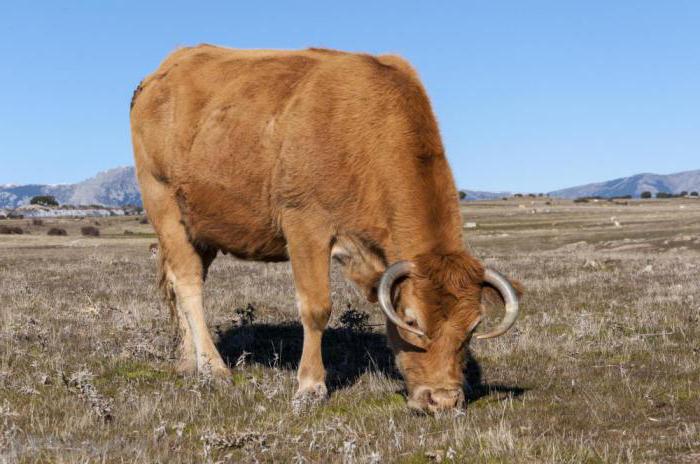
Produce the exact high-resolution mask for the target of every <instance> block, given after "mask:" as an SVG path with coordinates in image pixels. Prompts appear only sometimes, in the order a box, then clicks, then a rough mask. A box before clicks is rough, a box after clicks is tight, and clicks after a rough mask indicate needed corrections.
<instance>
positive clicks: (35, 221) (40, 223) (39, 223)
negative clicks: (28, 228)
mask: <svg viewBox="0 0 700 464" xmlns="http://www.w3.org/2000/svg"><path fill="white" fill-rule="evenodd" d="M32 225H33V226H38V227H40V226H43V225H44V221H43V220H41V219H39V218H34V219H32Z"/></svg>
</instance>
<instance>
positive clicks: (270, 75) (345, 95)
mask: <svg viewBox="0 0 700 464" xmlns="http://www.w3.org/2000/svg"><path fill="white" fill-rule="evenodd" d="M414 97H415V98H414ZM132 132H133V137H134V145H135V148H136V150H135V151H136V164H137V170H138V172H139V175H141V172H148V173H150V174H152V175H153V176H154V177H155V178H158V179H161V180H162V182H164V183H167V184H168V185H170V186H171V187H172V189H173V192H174V194H175V195H177V197H178V202H179V205H180V209H181V210H182V213H183V220H184V221H185V222H186V225H187V227H188V230H189V232H190V235H191V236H192V238H193V239H195V240H197V241H200V242H206V243H209V244H212V245H215V246H217V247H219V248H221V249H223V250H227V251H231V252H233V253H234V254H237V255H239V256H242V257H247V258H253V259H282V258H284V257H285V256H286V249H285V239H284V237H283V232H282V225H281V224H280V217H281V216H282V214H283V212H284V209H286V208H292V209H293V208H305V209H309V210H314V211H316V212H317V213H319V214H327V219H328V221H332V222H333V223H334V224H333V228H334V229H337V230H340V229H343V228H344V227H345V228H347V229H354V230H360V229H365V228H373V229H377V228H380V229H386V228H389V227H390V225H389V224H388V223H386V222H385V221H387V220H388V219H387V218H389V217H395V216H396V213H395V212H393V211H390V210H387V208H391V206H392V202H393V205H394V206H396V205H401V207H402V209H403V210H404V212H405V214H409V215H416V214H420V211H428V210H429V209H430V207H427V208H426V207H425V206H424V205H420V204H418V202H417V201H416V198H415V194H414V193H412V192H410V191H406V192H401V191H399V190H397V189H396V188H394V187H392V186H391V185H392V183H394V182H395V180H396V179H397V178H403V179H411V178H414V179H415V178H416V176H421V175H423V173H422V171H424V170H425V166H426V159H424V158H420V157H425V156H427V157H428V158H431V157H436V159H438V161H439V162H441V163H443V164H444V167H445V169H447V165H446V162H445V160H444V154H443V153H442V146H441V143H440V140H439V134H438V133H437V126H436V125H435V122H434V118H433V115H432V110H431V109H430V106H429V103H428V101H427V97H425V95H424V93H423V91H422V87H421V86H420V83H419V82H418V79H417V76H415V74H414V73H413V71H412V69H411V68H410V66H409V65H408V64H406V63H405V62H404V61H403V60H401V59H400V58H394V57H372V56H369V55H359V54H350V53H344V52H335V51H329V50H314V49H311V50H304V51H290V52H287V51H248V50H233V49H225V48H218V47H212V46H199V47H194V48H188V49H182V50H178V51H176V52H174V53H173V54H171V55H170V56H169V57H168V58H167V59H166V60H165V61H164V62H163V63H162V64H161V66H160V67H159V69H158V70H157V71H156V72H155V73H153V74H152V75H150V76H149V77H147V78H146V79H145V80H144V82H143V83H142V85H141V86H140V87H139V90H138V91H137V93H136V95H135V101H134V103H133V109H132ZM402 157H403V158H402ZM419 158H420V159H419ZM428 164H430V163H428ZM442 170H444V169H443V168H442V167H440V169H439V171H442ZM432 171H434V170H432V168H431V170H428V171H426V172H428V174H430V172H432ZM438 174H439V175H437V176H436V178H437V177H442V178H444V175H442V174H441V173H440V172H438ZM430 175H431V176H432V174H430ZM447 176H448V178H449V172H448V173H447ZM430 182H432V181H430ZM448 183H449V182H448ZM448 195H452V193H451V192H448ZM391 196H394V197H395V198H391ZM426 199H427V198H426ZM407 200H408V201H409V202H412V203H414V204H415V205H416V208H417V209H416V208H412V207H411V205H410V204H407V203H406V202H407ZM418 210H420V211H418ZM357 211H363V212H364V214H362V215H356V214H355V213H356V212H357ZM416 211H418V213H417V212H416ZM341 222H342V224H341Z"/></svg>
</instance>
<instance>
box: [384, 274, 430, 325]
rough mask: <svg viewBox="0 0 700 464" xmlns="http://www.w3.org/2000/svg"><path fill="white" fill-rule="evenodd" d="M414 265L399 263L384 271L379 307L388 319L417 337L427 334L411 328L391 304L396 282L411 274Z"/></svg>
mask: <svg viewBox="0 0 700 464" xmlns="http://www.w3.org/2000/svg"><path fill="white" fill-rule="evenodd" d="M411 267H412V264H411V263H410V262H408V261H398V262H396V263H394V264H392V265H391V266H389V268H388V269H387V270H386V271H384V274H383V275H382V278H381V280H380V281H379V290H378V292H377V293H378V298H379V306H381V308H382V311H384V314H385V315H386V317H387V319H389V320H390V321H391V322H393V323H394V324H396V325H397V326H398V327H401V328H402V329H404V330H407V331H409V332H413V333H414V334H416V335H420V336H425V334H424V333H423V332H422V331H421V330H419V329H417V328H416V327H411V326H410V325H408V324H407V323H406V321H404V320H403V319H401V317H399V315H398V314H396V310H394V304H393V303H392V302H391V289H392V287H393V286H394V282H396V280H397V279H400V278H401V277H404V276H406V275H408V274H410V273H411Z"/></svg>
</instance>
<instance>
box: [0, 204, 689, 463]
mask: <svg viewBox="0 0 700 464" xmlns="http://www.w3.org/2000/svg"><path fill="white" fill-rule="evenodd" d="M531 201H532V200H531V199H520V201H519V202H518V201H517V200H509V201H498V202H484V203H481V202H480V203H470V204H467V205H466V206H465V208H464V213H465V219H466V220H468V221H473V222H476V223H477V227H476V228H475V229H469V230H468V231H467V234H468V238H469V242H470V245H471V246H472V248H473V250H474V252H475V253H476V254H477V255H478V256H479V257H481V258H482V259H484V260H485V261H486V262H487V263H489V264H491V265H493V266H496V267H498V268H499V269H501V270H503V271H505V272H507V273H508V274H510V275H512V276H514V277H516V278H518V279H520V280H521V281H523V283H524V284H525V285H526V287H527V290H528V292H527V296H526V299H525V301H524V305H523V306H524V314H523V317H522V319H521V320H520V321H519V323H518V324H517V326H516V327H517V328H516V329H515V330H514V331H513V332H511V333H510V334H509V335H507V336H505V337H502V338H500V339H497V340H495V341H490V342H488V341H483V342H476V341H475V342H473V343H472V350H473V360H472V361H471V362H470V363H469V365H468V367H467V377H468V379H469V387H468V392H467V396H468V398H469V401H468V406H467V408H466V410H465V411H462V412H459V413H453V414H445V415H442V416H439V417H426V416H419V415H415V414H412V413H411V412H409V411H408V410H407V408H406V406H405V400H404V398H403V396H402V393H401V392H402V383H401V380H400V379H399V378H398V377H397V376H396V373H395V372H394V371H393V369H392V367H391V366H392V359H391V354H390V352H389V351H388V350H387V348H386V346H385V341H384V336H383V327H382V318H381V316H380V312H379V311H378V309H377V308H376V307H373V306H371V305H368V304H367V303H365V302H363V301H362V298H361V297H360V296H359V295H358V294H357V293H356V292H355V291H354V290H353V289H351V288H350V287H349V286H348V285H347V284H345V283H344V282H343V281H342V279H341V278H340V277H339V276H338V275H337V274H334V279H333V280H334V285H333V299H334V304H335V312H334V316H333V319H332V321H331V329H330V330H329V331H328V333H327V335H326V337H325V338H324V354H325V357H326V360H327V364H328V366H329V368H330V369H329V383H330V385H331V387H332V388H331V390H332V394H331V398H330V400H329V401H328V402H327V403H326V404H325V405H323V406H320V407H318V408H315V409H311V410H306V411H303V412H302V413H301V414H295V412H294V411H293V409H292V407H291V398H292V395H293V392H294V388H295V380H294V368H295V366H296V362H297V360H298V356H299V353H300V350H301V329H300V326H299V325H298V324H297V319H296V316H295V310H294V303H293V294H294V292H293V282H292V279H291V276H290V272H289V266H288V264H284V263H283V264H268V265H265V264H259V263H248V262H240V261H235V260H233V259H231V258H228V257H220V258H219V259H218V260H217V261H215V263H214V266H213V268H212V271H211V276H210V280H209V282H208V284H207V309H208V314H207V316H208V320H209V325H210V327H211V328H212V330H213V331H214V332H215V333H216V334H217V335H218V339H219V344H220V348H221V350H222V351H223V352H224V353H225V355H226V357H227V358H228V360H229V362H230V363H231V364H232V365H235V366H236V367H235V370H234V372H235V373H234V375H233V382H232V384H231V385H221V384H217V383H212V382H209V381H207V379H196V378H181V377H178V376H177V375H175V374H174V373H173V371H172V363H171V360H170V357H171V355H172V353H171V334H170V332H169V330H168V321H167V311H166V310H165V309H164V307H163V305H162V304H161V303H160V302H159V300H158V298H157V292H156V290H155V288H154V266H155V263H154V260H153V259H151V257H150V253H149V251H148V245H149V243H151V242H152V241H153V238H152V235H151V232H150V228H149V226H148V225H142V224H140V223H139V221H138V219H135V218H112V219H100V220H99V221H100V225H99V227H100V229H101V231H102V235H101V237H99V238H97V237H81V236H80V234H79V230H80V227H83V226H85V225H86V224H90V225H94V220H82V221H79V220H69V219H61V220H45V223H46V224H45V225H42V226H41V227H39V226H34V225H32V224H31V223H30V224H27V223H26V222H27V221H0V223H2V224H5V225H12V224H22V226H23V227H26V228H27V229H28V232H29V234H25V235H21V236H19V235H17V236H15V235H6V236H2V237H0V462H47V461H51V462H87V461H90V462H93V461H97V462H103V461H104V462H256V461H257V462H407V463H423V462H440V461H441V462H465V461H469V462H532V463H535V462H557V463H560V462H563V463H566V462H570V463H578V462H688V463H690V462H698V460H700V359H699V358H700V342H699V340H700V333H699V329H698V322H699V319H700V311H699V309H700V284H699V283H698V280H697V275H698V270H700V261H699V260H698V257H699V250H700V201H690V200H672V201H648V202H643V203H641V202H631V203H630V204H629V205H611V204H608V203H593V204H591V203H588V204H580V205H579V204H577V205H573V204H572V203H570V202H554V204H552V205H546V204H545V203H544V200H539V199H538V201H537V202H536V203H534V204H531ZM521 204H522V205H523V207H520V205H521ZM681 207H682V208H681ZM533 210H534V211H535V212H534V213H533V212H532V211H533ZM612 217H615V219H611V218H612ZM615 220H616V221H618V222H619V223H620V225H621V227H616V226H615V225H614V221H615ZM52 226H54V227H62V228H66V229H67V230H68V231H69V235H68V236H67V237H58V236H47V235H45V234H46V232H45V230H46V227H52ZM34 228H36V229H37V230H34ZM39 229H40V230H41V231H39ZM125 230H129V231H133V232H134V233H133V234H128V235H125V234H124V231H125ZM348 309H349V310H352V311H355V312H349V313H346V311H347V310H348ZM358 312H364V313H367V314H369V315H370V317H369V319H368V320H365V319H364V318H363V317H362V316H361V315H358V314H360V313H358ZM341 321H342V322H341Z"/></svg>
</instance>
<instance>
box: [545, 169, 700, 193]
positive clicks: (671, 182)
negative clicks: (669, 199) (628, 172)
mask: <svg viewBox="0 0 700 464" xmlns="http://www.w3.org/2000/svg"><path fill="white" fill-rule="evenodd" d="M647 191H648V192H651V193H652V194H655V193H657V192H665V193H673V194H678V193H681V192H683V191H687V192H692V191H700V169H698V170H695V171H684V172H678V173H676V174H667V175H662V174H648V173H645V174H637V175H634V176H630V177H621V178H619V179H613V180H609V181H606V182H597V183H593V184H586V185H579V186H577V187H569V188H566V189H562V190H555V191H553V192H549V195H550V196H554V197H560V198H580V197H595V196H598V197H622V196H626V195H631V196H632V197H639V196H640V195H641V194H642V192H647Z"/></svg>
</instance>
